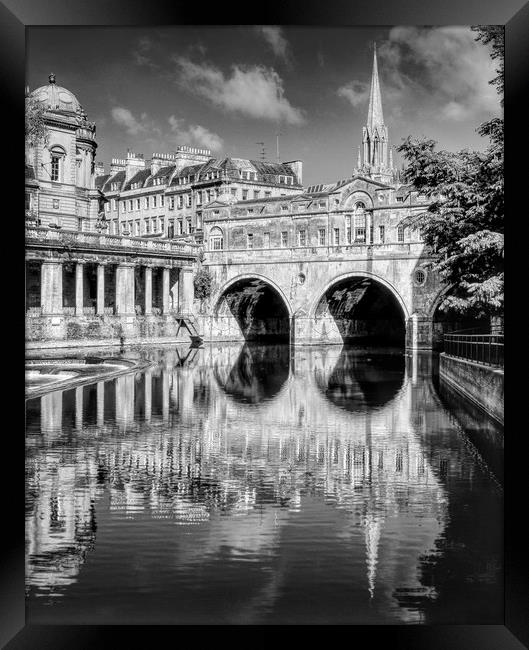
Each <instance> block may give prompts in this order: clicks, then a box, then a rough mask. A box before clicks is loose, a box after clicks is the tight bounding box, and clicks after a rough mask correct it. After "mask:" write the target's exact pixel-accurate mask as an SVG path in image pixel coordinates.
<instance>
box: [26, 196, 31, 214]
mask: <svg viewBox="0 0 529 650" xmlns="http://www.w3.org/2000/svg"><path fill="white" fill-rule="evenodd" d="M29 210H31V194H30V193H29V192H26V211H29Z"/></svg>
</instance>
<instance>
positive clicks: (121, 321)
mask: <svg viewBox="0 0 529 650" xmlns="http://www.w3.org/2000/svg"><path fill="white" fill-rule="evenodd" d="M177 329H178V325H177V322H176V320H175V319H174V317H172V316H170V315H169V316H163V315H160V316H154V315H152V316H135V317H120V316H113V315H105V316H63V317H60V316H56V317H53V316H52V317H46V316H36V317H32V316H28V317H26V341H29V342H37V341H41V342H43V343H45V342H49V341H85V340H102V339H105V340H109V341H116V342H119V340H120V336H121V334H122V333H123V334H124V336H125V339H126V340H129V339H133V340H134V339H150V338H152V339H157V338H167V337H174V338H175V340H176V339H177V338H178V340H186V341H187V340H189V333H188V331H187V329H186V328H185V327H182V328H181V329H180V332H179V333H178V337H177Z"/></svg>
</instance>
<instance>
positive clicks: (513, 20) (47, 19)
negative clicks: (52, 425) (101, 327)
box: [0, 0, 529, 650]
mask: <svg viewBox="0 0 529 650" xmlns="http://www.w3.org/2000/svg"><path fill="white" fill-rule="evenodd" d="M171 24H173V25H184V24H193V25H197V24H208V25H222V24H226V25H230V24H274V25H276V24H284V25H300V26H302V25H322V26H323V25H325V26H342V27H343V26H360V25H370V26H386V25H395V24H405V25H441V24H452V25H455V24H458V25H471V24H502V25H505V29H506V53H505V54H506V60H505V66H506V86H505V116H506V125H507V127H506V175H505V184H506V185H505V186H506V214H509V215H511V217H515V218H511V219H506V239H507V250H508V255H507V258H508V259H507V260H506V262H507V268H506V318H505V322H506V337H505V344H506V348H507V349H506V356H507V363H506V366H507V374H508V377H507V400H506V403H507V409H506V413H505V416H506V426H505V431H506V436H505V440H506V444H505V452H506V453H505V458H506V461H505V462H506V472H505V522H504V523H505V620H504V625H503V626H502V625H482V626H480V625H468V626H467V625H460V626H452V625H445V626H355V629H354V630H351V631H350V632H349V631H347V632H346V633H347V634H350V635H351V636H350V640H348V641H347V643H353V644H355V645H357V644H367V643H369V646H370V647H373V646H375V647H376V646H377V645H379V646H380V647H386V646H387V647H391V648H394V647H399V648H400V647H402V648H406V649H407V650H415V649H417V650H419V649H420V650H429V649H431V650H438V649H439V650H440V649H443V650H450V649H457V650H459V649H460V648H461V649H463V648H465V649H469V648H477V649H479V650H500V649H501V650H503V649H511V648H512V649H513V650H514V649H518V648H523V647H529V626H528V620H529V616H528V613H529V597H528V593H529V579H528V576H529V572H528V571H527V559H526V556H527V550H526V541H525V538H524V536H523V534H522V529H523V524H524V521H523V516H524V514H525V512H524V511H525V507H524V503H523V496H524V494H525V493H526V491H527V489H526V483H525V474H526V471H527V470H526V469H525V456H524V454H523V453H521V449H522V445H521V439H522V438H523V437H524V436H526V435H527V434H526V432H525V429H526V428H527V427H526V426H525V427H524V425H523V423H524V419H520V424H518V423H517V416H522V418H523V416H524V413H523V406H524V401H525V400H526V399H527V398H526V397H525V394H524V393H525V384H526V383H527V382H526V381H525V382H524V381H523V380H521V381H517V380H516V379H515V378H514V370H515V364H516V362H518V363H520V354H519V353H520V352H522V351H523V347H524V346H523V345H522V343H520V344H519V345H518V346H517V344H516V342H517V341H519V342H523V341H524V336H523V334H524V333H525V330H526V321H525V320H524V319H523V318H520V315H519V313H517V306H516V305H517V303H516V296H517V294H518V291H517V289H518V290H519V288H520V285H519V284H518V283H517V280H516V278H517V277H519V278H520V280H521V281H522V282H523V281H524V277H523V271H524V268H523V266H524V265H523V261H524V250H523V241H524V239H525V240H526V241H527V239H526V238H524V237H523V233H522V232H521V231H522V230H523V227H527V225H526V221H527V217H526V216H525V215H526V213H527V208H525V207H524V201H525V198H524V195H525V184H527V180H526V177H527V171H526V167H527V162H525V161H524V160H523V159H522V164H519V163H518V162H517V161H516V159H515V156H514V152H515V151H517V150H520V151H521V152H522V154H524V155H525V160H527V158H529V155H528V153H529V148H528V146H527V139H528V137H527V118H526V117H524V114H525V113H527V106H528V103H527V86H528V85H529V64H528V62H529V44H528V41H529V38H528V34H529V3H524V2H523V0H503V2H501V3H500V2H498V1H497V0H472V1H467V2H461V0H444V2H442V3H440V2H436V1H435V0H409V1H408V2H403V1H401V2H389V1H387V0H357V1H356V2H353V1H352V0H333V1H331V0H327V2H325V3H322V2H321V0H320V1H318V0H303V1H300V0H283V1H282V2H276V3H273V4H272V3H268V4H267V3H254V5H253V6H252V4H251V3H245V4H244V5H243V4H242V3H240V4H239V3H234V2H232V3H217V4H208V5H204V4H201V3H190V2H183V1H182V0H150V2H146V1H145V0H91V1H90V2H86V0H85V1H83V0H47V1H46V2H43V1H42V0H3V3H0V30H1V33H0V66H1V70H2V75H1V79H2V80H3V86H4V88H3V90H4V92H3V99H2V104H3V112H4V120H5V121H4V129H3V131H4V134H3V141H4V150H3V154H4V155H3V158H4V165H3V181H4V188H5V190H6V192H7V191H8V192H9V194H10V196H11V197H15V196H16V197H17V198H16V199H14V200H9V201H7V202H4V208H6V209H7V213H4V216H7V217H8V218H6V219H5V220H4V228H6V227H7V225H11V226H13V224H15V227H11V228H9V229H8V232H7V233H6V235H8V237H9V238H10V239H11V244H10V245H9V246H7V239H4V247H3V248H4V249H5V250H3V251H2V258H3V260H4V264H8V265H9V269H10V272H9V274H7V273H6V275H5V276H4V283H3V284H4V299H6V297H8V299H9V309H8V310H7V312H6V313H4V319H6V318H7V316H8V314H9V332H8V334H9V337H10V338H9V339H8V341H9V345H5V346H4V347H5V348H6V349H5V352H6V353H8V354H12V355H13V361H12V362H11V361H6V363H11V364H12V365H11V367H12V368H17V369H18V368H19V367H22V368H23V364H20V359H19V349H20V351H22V350H23V349H24V343H23V340H22V332H23V331H24V309H23V306H22V296H23V292H22V290H20V291H19V290H18V289H16V288H15V286H14V285H17V287H18V283H19V282H20V281H22V282H23V279H24V266H23V265H24V255H23V251H24V239H23V238H24V234H23V233H24V229H23V226H22V225H21V226H20V244H19V243H18V233H19V230H18V229H19V223H20V224H23V219H20V222H19V221H18V217H16V218H14V219H13V218H12V216H13V215H12V211H13V208H14V212H15V214H17V213H18V209H17V207H16V206H18V201H20V203H21V202H22V192H20V199H18V196H19V194H18V191H17V190H15V188H18V186H19V185H18V184H19V183H21V182H22V181H21V179H22V174H21V171H19V170H21V169H22V164H21V162H22V161H21V160H20V161H19V163H16V160H17V159H18V156H20V157H22V146H21V141H22V115H23V111H24V104H23V98H24V86H25V65H24V60H25V58H24V57H25V34H26V28H27V27H30V26H37V25H61V26H68V25H72V26H73V25H83V26H90V25H93V26H114V25H115V26H118V25H147V26H157V25H171ZM517 113H518V115H517ZM511 125H512V126H511ZM9 136H11V137H12V138H13V144H12V145H8V144H6V142H5V141H6V139H8V137H9ZM11 152H14V153H13V154H11ZM517 201H518V202H519V204H520V208H517V207H516V202H517ZM511 234H512V235H513V236H512V237H511ZM15 240H16V242H17V243H16V245H15V244H14V241H15ZM8 249H9V250H8ZM8 253H9V254H10V255H11V260H10V261H9V262H7V261H6V257H7V254H8ZM510 280H512V284H511V283H510ZM515 291H516V293H515ZM511 295H512V296H513V299H512V301H511V298H510V296H511ZM19 318H20V320H21V323H20V326H19V325H18V324H17V320H18V319H19ZM517 327H520V328H522V327H523V328H524V331H523V332H522V331H520V332H517V331H516V329H517ZM18 333H20V338H21V340H20V348H19V347H18ZM4 340H6V339H4ZM11 341H12V343H11ZM511 361H513V363H512V365H511ZM17 376H18V375H17V371H15V372H14V373H13V375H12V376H11V377H17ZM21 383H22V381H21ZM9 384H10V385H9V387H8V388H6V389H5V391H6V392H5V402H4V404H5V406H4V411H5V414H6V415H5V419H7V416H8V414H9V413H12V414H13V418H14V419H13V423H12V424H11V425H10V426H5V428H4V444H5V446H7V449H6V450H5V451H4V454H5V456H4V458H5V459H6V460H4V467H6V465H9V466H10V467H11V469H12V476H11V477H10V478H7V480H5V481H4V495H8V496H5V497H4V500H5V503H4V508H5V509H7V512H6V514H5V515H4V522H7V523H8V527H7V528H5V527H4V535H3V536H2V537H3V543H4V552H3V553H2V556H1V570H0V584H1V588H0V589H1V593H0V597H1V600H0V602H1V607H0V616H1V620H0V642H1V643H2V647H8V648H13V649H15V648H16V649H18V648H39V649H41V648H50V650H51V649H53V650H58V649H59V648H68V650H71V649H72V648H95V647H101V648H117V647H142V648H147V647H157V646H158V645H159V644H160V645H161V640H160V636H159V635H160V634H168V633H169V639H172V643H173V644H176V643H179V642H181V640H182V637H181V632H178V633H174V632H171V630H170V629H169V630H168V628H161V627H158V626H153V627H148V628H147V627H146V628H144V627H139V626H138V627H134V628H127V627H125V626H108V627H81V626H79V627H72V626H29V625H28V626H26V625H25V595H24V518H23V516H22V515H21V513H22V509H23V508H22V506H23V503H22V504H21V503H20V499H21V498H22V501H23V500H24V481H23V478H21V465H22V463H23V462H24V460H23V458H24V430H23V427H24V424H23V423H24V414H23V413H24V412H23V410H22V409H23V408H24V406H23V404H21V406H20V411H19V408H18V405H19V401H18V399H19V395H20V402H23V388H22V386H20V387H19V384H18V382H17V381H15V380H14V379H13V380H12V381H10V382H9ZM19 391H20V392H19ZM6 474H7V472H6V470H4V471H3V477H4V479H6ZM21 494H22V497H20V495H21ZM9 531H11V532H9ZM12 531H15V532H12ZM261 632H262V636H261V634H260V636H259V641H261V642H262V641H266V640H268V639H269V638H270V637H268V634H270V633H272V634H273V635H274V637H276V635H277V634H278V631H277V630H276V629H275V628H274V629H272V628H270V631H269V630H268V629H263V630H261ZM293 632H294V634H295V635H297V634H298V630H297V629H296V630H294V631H293ZM343 632H344V631H342V633H343ZM299 633H300V634H301V631H300V632H299ZM332 633H333V631H332V630H329V629H328V628H326V629H325V630H323V631H322V630H321V629H320V630H318V631H316V630H314V631H310V638H311V640H312V641H313V642H314V641H316V639H317V638H318V636H319V634H322V637H321V638H322V639H323V640H324V641H326V642H332V641H333V639H332V638H328V635H329V634H331V635H332ZM224 634H229V637H227V636H226V637H224ZM279 634H280V635H281V636H282V635H283V632H282V631H281V632H279ZM314 634H316V636H314ZM197 635H198V636H197V637H195V643H196V642H197V640H198V643H199V645H205V644H206V643H209V642H211V641H210V639H211V640H217V642H220V640H221V639H222V641H224V640H225V639H228V638H229V640H230V642H231V643H234V642H235V643H238V642H239V643H240V642H244V643H248V642H251V639H252V637H251V632H249V631H246V632H244V630H243V629H241V628H238V629H237V628H230V630H224V629H219V628H213V626H211V627H207V628H201V629H200V631H198V632H197ZM203 635H205V637H204V636H203ZM210 635H211V636H210ZM193 636H195V634H193ZM302 636H303V635H302ZM218 637H220V639H218ZM276 638H277V637H276ZM301 638H302V637H299V639H298V641H297V643H299V642H300V641H301Z"/></svg>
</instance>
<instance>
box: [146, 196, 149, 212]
mask: <svg viewBox="0 0 529 650" xmlns="http://www.w3.org/2000/svg"><path fill="white" fill-rule="evenodd" d="M145 209H146V210H148V209H149V197H148V196H146V197H145Z"/></svg>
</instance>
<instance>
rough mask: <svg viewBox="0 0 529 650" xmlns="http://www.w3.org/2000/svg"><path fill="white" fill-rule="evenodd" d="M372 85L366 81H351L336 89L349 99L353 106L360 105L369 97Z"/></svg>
mask: <svg viewBox="0 0 529 650" xmlns="http://www.w3.org/2000/svg"><path fill="white" fill-rule="evenodd" d="M369 90H370V85H369V83H367V82H366V81H357V80H354V81H350V82H349V83H347V84H344V85H343V86H341V87H340V88H338V90H337V91H336V92H337V94H338V95H339V96H340V97H344V98H345V99H347V100H348V101H349V102H351V104H352V105H353V106H355V107H356V106H360V105H361V104H364V103H365V102H367V100H368V99H369Z"/></svg>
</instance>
